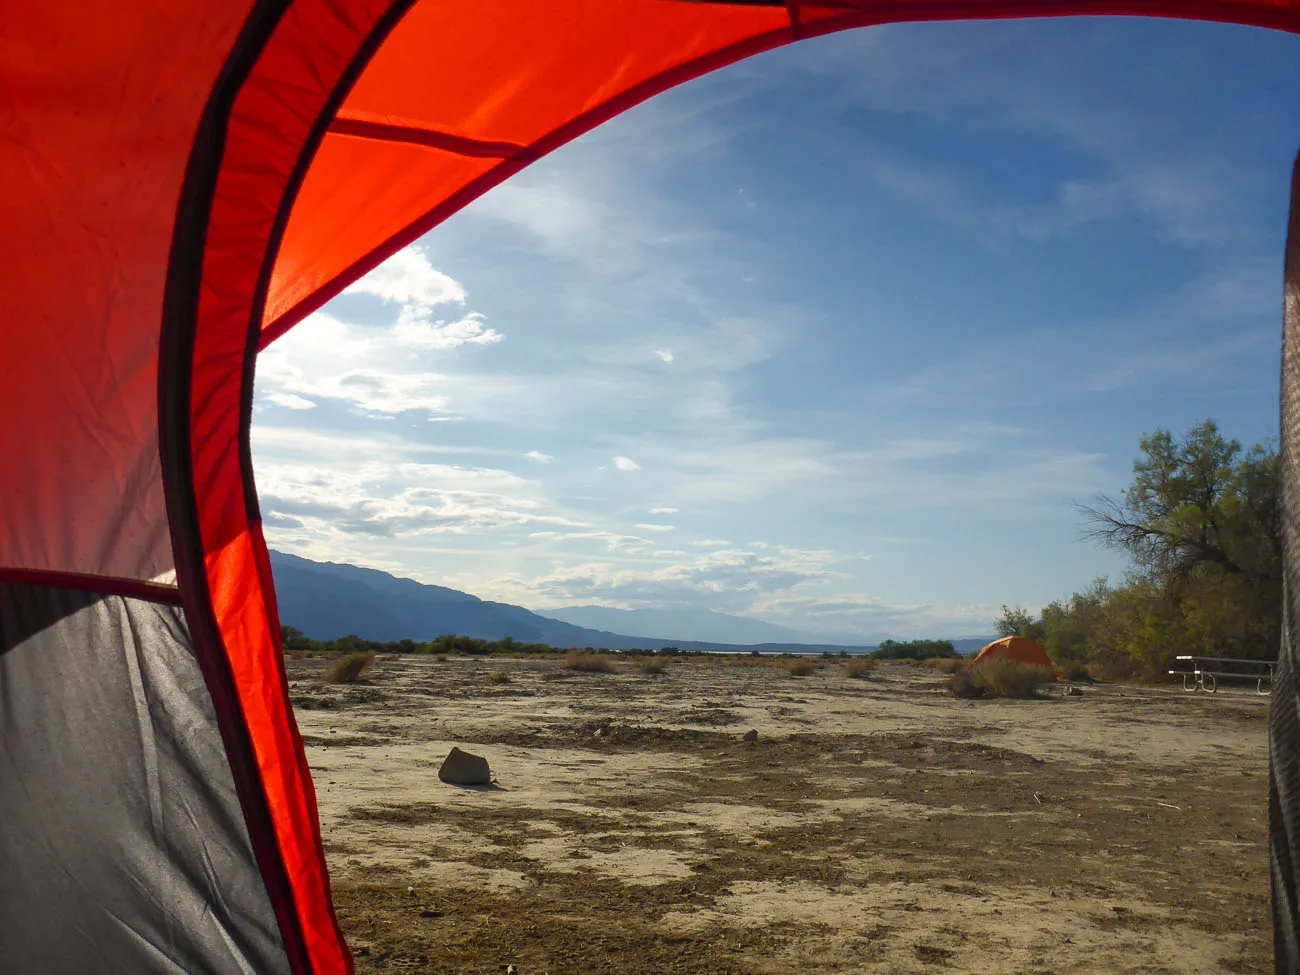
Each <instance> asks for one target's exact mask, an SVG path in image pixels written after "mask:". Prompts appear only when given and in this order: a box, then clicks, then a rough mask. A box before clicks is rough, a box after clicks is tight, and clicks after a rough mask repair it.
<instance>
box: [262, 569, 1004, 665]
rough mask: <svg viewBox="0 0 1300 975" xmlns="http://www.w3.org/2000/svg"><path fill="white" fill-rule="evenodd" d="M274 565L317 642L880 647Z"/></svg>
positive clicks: (675, 615)
mask: <svg viewBox="0 0 1300 975" xmlns="http://www.w3.org/2000/svg"><path fill="white" fill-rule="evenodd" d="M271 569H272V571H273V573H274V575H275V589H276V595H277V598H278V602H279V610H280V620H281V622H282V623H284V624H286V625H289V626H294V627H297V628H298V629H299V630H302V631H303V633H305V634H306V635H307V636H309V637H311V638H312V639H315V640H335V639H338V638H339V637H342V636H347V635H349V634H355V635H357V636H360V637H363V638H365V639H367V640H381V641H385V642H387V641H392V640H401V639H405V638H407V637H409V638H411V639H413V640H430V639H432V638H434V637H436V636H441V635H442V634H444V633H455V634H459V635H463V636H472V637H477V638H480V639H484V640H501V639H504V638H505V637H507V636H509V637H513V638H514V639H516V640H519V641H521V642H524V643H545V644H548V645H550V646H553V647H606V648H608V649H610V650H634V649H643V648H644V649H657V648H659V647H662V646H676V647H680V648H681V649H683V650H751V649H757V650H765V651H768V652H785V651H790V652H796V653H797V652H805V653H807V652H815V651H821V650H831V651H839V650H848V651H850V652H857V653H862V652H864V651H866V650H871V649H873V648H872V647H870V646H863V645H860V644H839V643H835V644H832V643H827V642H821V641H818V640H817V639H816V638H813V639H808V638H807V635H805V634H801V633H799V632H798V631H795V630H792V629H788V628H786V627H783V626H777V625H776V624H774V623H765V622H763V621H762V620H754V619H746V618H744V617H739V616H728V615H726V614H724V613H714V612H712V611H709V610H619V609H610V608H608V607H604V606H575V607H568V608H565V609H557V610H551V611H549V612H550V615H549V616H543V615H541V614H540V613H534V612H533V611H531V610H527V609H524V608H523V607H522V606H512V605H511V604H509V603H498V602H492V601H490V600H485V599H479V598H478V597H477V596H472V595H470V594H469V593H466V592H461V591H459V590H457V589H449V588H447V587H445V586H431V585H426V584H424V583H420V582H416V581H415V580H413V579H400V578H397V577H396V576H392V575H389V574H388V573H387V572H381V571H379V570H378V569H366V568H362V567H360V566H356V565H348V564H347V563H343V562H313V561H312V560H310V559H304V558H302V557H300V556H297V555H289V554H287V553H284V552H276V551H272V552H271ZM610 627H617V628H618V630H620V631H633V632H635V633H636V634H638V635H628V633H627V632H616V631H614V630H613V629H609V628H610ZM687 637H689V639H687ZM985 642H987V641H986V640H983V639H978V640H954V641H953V644H954V646H956V647H957V649H958V650H960V651H962V652H968V651H969V650H972V649H978V648H979V647H980V646H982V645H983V644H984V643H985Z"/></svg>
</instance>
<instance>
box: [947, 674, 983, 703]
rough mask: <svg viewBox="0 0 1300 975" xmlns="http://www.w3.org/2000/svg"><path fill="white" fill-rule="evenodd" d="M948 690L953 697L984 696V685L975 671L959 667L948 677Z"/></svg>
mask: <svg viewBox="0 0 1300 975" xmlns="http://www.w3.org/2000/svg"><path fill="white" fill-rule="evenodd" d="M948 690H950V691H952V696H953V697H964V698H976V697H983V696H984V685H983V684H982V683H981V682H980V680H979V678H978V677H977V676H976V675H975V673H974V672H972V671H970V670H967V669H966V668H965V667H959V668H958V669H956V670H954V671H953V672H952V676H951V677H949V678H948Z"/></svg>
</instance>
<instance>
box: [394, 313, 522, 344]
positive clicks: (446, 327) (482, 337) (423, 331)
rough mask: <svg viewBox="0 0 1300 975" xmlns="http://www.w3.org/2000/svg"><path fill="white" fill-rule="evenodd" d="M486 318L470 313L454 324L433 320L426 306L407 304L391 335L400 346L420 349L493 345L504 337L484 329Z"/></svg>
mask: <svg viewBox="0 0 1300 975" xmlns="http://www.w3.org/2000/svg"><path fill="white" fill-rule="evenodd" d="M483 321H484V318H483V316H482V315H480V314H479V313H478V312H470V313H469V314H468V315H466V316H465V317H464V318H461V319H459V320H457V321H454V322H445V321H433V320H431V319H430V310H429V309H428V308H426V307H424V306H423V305H408V306H407V307H405V308H403V309H402V313H401V315H400V316H398V319H397V324H396V325H394V326H393V328H392V330H391V333H390V334H391V335H392V336H393V338H395V339H396V340H397V341H398V343H400V344H401V345H406V346H414V347H415V348H418V349H454V348H456V347H457V346H458V345H491V344H493V343H494V342H500V341H501V340H502V339H503V338H505V336H503V335H502V334H501V333H500V332H498V331H496V330H494V329H491V328H484V327H483Z"/></svg>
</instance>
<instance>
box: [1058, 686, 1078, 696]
mask: <svg viewBox="0 0 1300 975" xmlns="http://www.w3.org/2000/svg"><path fill="white" fill-rule="evenodd" d="M1061 693H1062V694H1063V695H1064V696H1066V697H1083V688H1082V687H1067V688H1066V689H1065V690H1063V691H1062V692H1061Z"/></svg>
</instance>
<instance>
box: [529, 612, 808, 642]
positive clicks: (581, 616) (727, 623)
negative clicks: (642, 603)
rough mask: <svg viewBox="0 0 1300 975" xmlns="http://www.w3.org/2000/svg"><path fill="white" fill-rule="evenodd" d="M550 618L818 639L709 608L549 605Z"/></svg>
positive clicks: (697, 634) (616, 626)
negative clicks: (617, 607) (613, 607)
mask: <svg viewBox="0 0 1300 975" xmlns="http://www.w3.org/2000/svg"><path fill="white" fill-rule="evenodd" d="M544 613H545V614H546V615H547V616H549V617H550V618H551V619H556V620H560V621H561V622H563V623H570V624H572V625H573V626H582V627H586V628H588V629H593V630H608V631H612V632H615V633H633V634H636V635H637V636H645V637H655V638H663V639H691V640H716V641H718V642H719V643H735V644H757V643H816V642H817V640H816V638H815V637H814V638H809V636H808V634H806V633H799V632H798V631H796V630H792V629H790V628H789V627H785V626H778V625H777V624H775V623H767V622H764V621H763V620H755V619H747V618H745V617H743V616H729V615H727V614H726V613H715V612H713V610H710V609H612V608H610V607H608V606H565V607H563V608H561V609H548V610H544Z"/></svg>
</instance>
